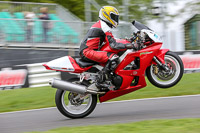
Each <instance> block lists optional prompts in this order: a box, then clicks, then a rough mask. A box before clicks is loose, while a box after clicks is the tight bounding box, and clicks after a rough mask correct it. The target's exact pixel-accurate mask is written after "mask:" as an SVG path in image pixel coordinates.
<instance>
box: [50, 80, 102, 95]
mask: <svg viewBox="0 0 200 133" xmlns="http://www.w3.org/2000/svg"><path fill="white" fill-rule="evenodd" d="M49 84H50V85H51V86H52V87H53V88H58V89H61V90H65V91H71V92H75V93H79V94H86V93H89V94H105V92H97V91H94V90H91V89H88V87H86V86H84V85H78V84H73V83H71V82H67V81H63V80H59V79H53V80H51V81H49Z"/></svg>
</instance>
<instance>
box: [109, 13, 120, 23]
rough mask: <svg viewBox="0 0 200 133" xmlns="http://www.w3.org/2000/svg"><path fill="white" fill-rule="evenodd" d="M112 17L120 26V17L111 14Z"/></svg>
mask: <svg viewBox="0 0 200 133" xmlns="http://www.w3.org/2000/svg"><path fill="white" fill-rule="evenodd" d="M110 17H111V19H112V20H114V21H115V22H117V24H118V22H119V15H116V14H114V13H111V14H110Z"/></svg>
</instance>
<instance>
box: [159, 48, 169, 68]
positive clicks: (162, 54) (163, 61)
mask: <svg viewBox="0 0 200 133" xmlns="http://www.w3.org/2000/svg"><path fill="white" fill-rule="evenodd" d="M168 51H169V49H160V50H159V51H158V53H157V55H156V57H157V58H158V59H159V60H160V61H161V62H162V63H163V64H165V60H164V59H165V54H166V53H167V52H168Z"/></svg>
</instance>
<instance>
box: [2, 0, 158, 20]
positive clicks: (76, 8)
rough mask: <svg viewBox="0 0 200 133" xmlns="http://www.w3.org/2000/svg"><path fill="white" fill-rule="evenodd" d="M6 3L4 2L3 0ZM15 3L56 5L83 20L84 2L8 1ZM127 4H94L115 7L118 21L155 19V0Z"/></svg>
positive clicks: (109, 0) (103, 0)
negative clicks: (126, 12)
mask: <svg viewBox="0 0 200 133" xmlns="http://www.w3.org/2000/svg"><path fill="white" fill-rule="evenodd" d="M4 1H6V0H4ZM10 1H15V2H17V1H18V2H38V3H58V4H60V5H62V6H64V7H65V8H67V9H68V10H69V11H71V12H72V13H74V14H75V15H76V16H78V17H79V18H81V19H82V20H85V12H84V11H85V9H84V8H85V7H84V0H10ZM126 1H129V3H124V0H96V2H97V3H98V4H99V5H100V6H105V5H111V6H115V7H116V8H117V9H118V10H119V12H120V14H121V16H120V19H121V20H122V19H123V16H128V21H132V20H133V19H137V20H139V21H142V22H145V21H146V20H148V19H155V18H156V17H155V16H153V15H152V7H153V1H155V0H139V1H135V0H134V1H133V0H126ZM124 5H127V7H128V14H123V11H124V9H125V8H126V7H124ZM97 19H98V10H97V9H96V8H94V7H92V21H96V20H97Z"/></svg>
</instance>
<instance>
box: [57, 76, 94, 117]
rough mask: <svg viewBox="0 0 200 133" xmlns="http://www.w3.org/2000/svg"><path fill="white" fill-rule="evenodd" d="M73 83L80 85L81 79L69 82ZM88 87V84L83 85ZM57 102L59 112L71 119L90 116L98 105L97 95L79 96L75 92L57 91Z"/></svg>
mask: <svg viewBox="0 0 200 133" xmlns="http://www.w3.org/2000/svg"><path fill="white" fill-rule="evenodd" d="M68 81H70V82H72V83H78V81H79V79H77V78H75V79H71V80H68ZM81 84H83V85H86V86H87V85H88V83H81ZM55 102H56V106H57V108H58V110H59V111H60V112H61V113H62V114H63V115H64V116H66V117H69V118H73V119H75V118H83V117H86V116H88V115H89V114H90V113H92V111H93V110H94V109H95V107H96V104H97V95H92V94H85V95H82V94H78V93H74V92H68V91H63V90H60V89H57V92H56V97H55Z"/></svg>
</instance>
